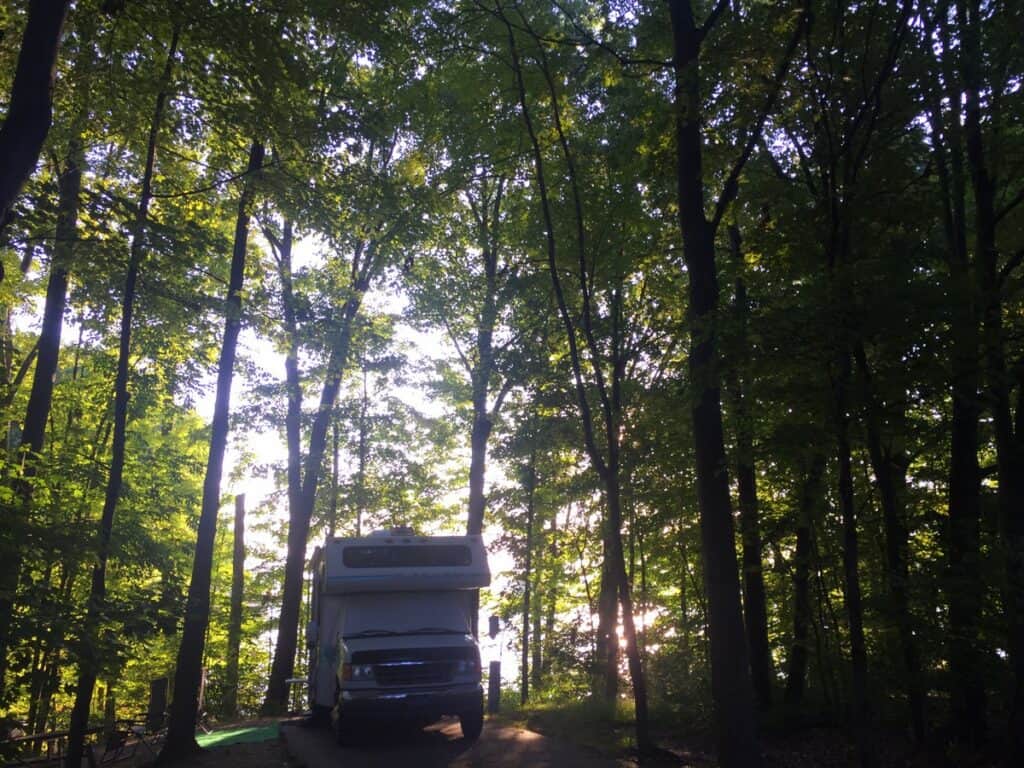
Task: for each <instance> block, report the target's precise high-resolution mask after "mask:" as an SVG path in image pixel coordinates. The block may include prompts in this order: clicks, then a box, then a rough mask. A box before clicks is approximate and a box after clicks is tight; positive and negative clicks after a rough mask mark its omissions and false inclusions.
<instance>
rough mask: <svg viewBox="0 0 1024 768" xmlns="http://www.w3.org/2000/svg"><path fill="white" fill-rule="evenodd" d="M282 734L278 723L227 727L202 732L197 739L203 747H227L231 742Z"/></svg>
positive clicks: (258, 739) (245, 741)
mask: <svg viewBox="0 0 1024 768" xmlns="http://www.w3.org/2000/svg"><path fill="white" fill-rule="evenodd" d="M279 735H280V731H279V729H278V725H277V723H269V724H266V725H245V726H241V727H235V728H225V729H224V730H221V731H212V732H210V733H201V734H199V735H198V736H196V741H198V742H199V746H201V747H226V746H228V745H229V744H244V743H248V742H255V741H270V740H271V739H276V738H278V736H279Z"/></svg>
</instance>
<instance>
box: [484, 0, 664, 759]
mask: <svg viewBox="0 0 1024 768" xmlns="http://www.w3.org/2000/svg"><path fill="white" fill-rule="evenodd" d="M501 18H502V21H503V23H504V25H505V28H506V31H507V33H508V42H509V52H510V54H511V56H512V66H513V72H514V75H515V78H516V86H517V90H518V96H519V103H520V107H521V108H522V113H523V120H524V123H525V125H526V129H527V132H528V134H529V137H530V145H531V148H532V154H533V166H534V171H535V179H536V182H537V191H538V193H539V197H540V203H541V213H542V215H543V219H544V225H545V243H546V250H547V264H548V273H549V276H550V277H551V282H552V287H553V289H554V292H555V297H556V301H557V305H558V314H559V317H560V319H561V321H562V325H563V327H564V329H565V332H566V341H567V342H568V345H569V360H570V364H571V367H572V375H573V383H574V385H575V390H576V403H577V407H578V408H579V411H580V420H581V422H582V427H583V434H584V443H585V447H586V451H587V455H588V457H589V459H590V461H591V464H592V465H593V467H594V470H595V473H596V475H597V476H598V478H600V480H601V482H602V485H603V488H604V493H605V504H606V515H605V520H604V525H603V527H602V538H603V541H604V562H603V563H602V575H601V590H602V597H604V592H605V590H606V589H608V590H609V591H611V600H609V601H607V603H606V602H605V601H604V600H602V601H601V602H602V604H601V606H600V612H601V617H602V622H601V623H602V629H601V630H599V632H598V635H599V638H598V639H599V641H600V640H602V638H603V640H604V642H605V647H604V649H603V650H604V652H605V655H606V657H608V658H610V656H611V648H612V647H613V646H616V645H617V643H615V642H614V641H613V639H614V637H615V631H614V626H615V625H614V620H613V619H611V617H612V615H613V607H614V600H615V598H616V597H617V598H618V600H619V603H620V604H621V606H622V623H623V634H624V635H625V640H626V653H627V657H628V660H629V673H630V678H631V681H632V683H633V701H634V707H635V726H636V745H637V750H638V751H639V752H640V753H641V754H644V753H647V752H649V751H650V750H651V749H652V747H653V744H652V742H651V737H650V730H649V723H648V714H647V687H646V683H645V680H644V674H643V664H642V660H641V658H640V654H639V649H638V646H637V642H636V628H635V626H634V622H633V600H632V595H631V588H630V584H629V581H628V580H627V578H626V564H625V558H624V555H623V550H622V506H621V505H622V499H621V485H620V483H621V477H620V469H621V462H620V454H619V452H620V440H621V429H620V427H621V423H622V422H621V419H622V382H623V378H624V376H625V368H626V363H625V360H624V358H623V354H622V346H623V344H622V339H623V329H622V295H621V290H619V291H614V292H613V294H612V297H611V300H612V305H613V307H612V311H611V314H612V318H613V328H612V338H611V348H612V352H611V356H610V357H611V361H610V362H611V367H612V370H611V376H610V379H611V381H610V385H609V382H608V381H607V380H606V374H605V372H604V371H603V369H602V363H603V357H604V355H603V354H602V353H601V351H600V349H599V345H598V343H597V341H596V339H595V336H594V333H593V327H592V320H593V318H592V316H591V313H592V308H591V294H590V290H591V288H590V285H591V275H589V274H588V267H587V253H586V247H585V244H584V242H585V234H586V227H585V222H584V219H583V205H582V198H581V195H580V190H579V185H578V183H577V179H576V171H575V164H574V160H573V155H572V152H571V151H570V148H569V143H568V140H567V138H566V135H565V133H564V130H563V127H562V122H561V116H560V111H559V107H558V103H559V101H558V98H557V93H556V90H555V84H554V78H553V76H552V74H551V71H550V69H549V68H548V62H547V58H546V55H545V53H544V51H543V47H542V46H540V44H539V41H538V54H539V57H540V64H541V72H542V74H543V75H544V78H545V80H546V82H547V85H548V89H549V93H550V95H551V106H552V110H553V112H552V117H553V122H554V126H555V129H556V133H557V136H558V140H559V145H560V147H561V149H562V154H563V156H564V158H565V161H566V166H567V169H568V181H569V185H570V187H571V189H572V197H573V203H574V209H575V224H576V250H577V265H578V266H577V268H578V275H577V278H578V280H579V286H580V291H581V299H582V307H581V318H582V319H581V324H582V335H583V339H584V341H585V343H586V348H587V349H588V350H589V351H590V355H589V362H590V364H591V371H592V374H593V380H594V385H593V388H594V389H595V390H596V393H597V396H598V397H599V398H600V402H601V409H600V413H601V422H600V423H601V425H602V426H603V428H604V435H605V449H604V451H606V453H605V452H603V451H602V450H601V449H600V448H599V447H598V445H597V441H596V438H595V431H596V428H595V418H594V415H593V411H592V410H591V407H590V403H589V400H588V397H587V385H586V384H585V382H584V378H583V358H582V355H581V354H580V347H579V343H578V341H577V328H576V323H575V322H574V321H573V319H572V316H571V315H570V313H569V309H568V305H567V302H566V298H565V291H564V288H563V286H562V279H561V277H560V275H559V266H558V248H557V241H556V237H555V228H554V224H553V216H552V210H551V200H550V198H549V194H548V187H547V178H546V174H545V169H544V156H543V151H542V148H541V145H540V141H539V139H538V134H537V130H536V128H535V125H534V122H533V116H532V114H531V112H530V109H529V105H528V102H527V98H526V84H525V80H524V76H523V69H522V63H521V60H520V55H519V49H518V45H517V43H516V36H515V31H514V28H513V25H512V23H511V22H510V21H509V20H508V19H507V18H505V17H504V16H502V17H501ZM527 28H528V27H527ZM531 32H532V31H531ZM609 390H610V391H609ZM601 650H602V649H601V648H600V646H599V648H598V659H599V663H600V659H601V652H600V651H601ZM605 682H606V690H607V689H608V688H611V686H613V685H614V686H616V687H617V685H618V668H617V666H616V667H615V668H614V669H613V668H612V667H611V665H610V664H609V665H606V669H605ZM612 700H614V699H612Z"/></svg>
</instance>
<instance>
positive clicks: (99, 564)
mask: <svg viewBox="0 0 1024 768" xmlns="http://www.w3.org/2000/svg"><path fill="white" fill-rule="evenodd" d="M178 32H179V30H178V28H177V27H175V29H174V33H173V35H172V37H171V44H170V46H169V48H168V53H167V59H166V61H165V63H164V70H163V74H162V76H161V81H160V90H159V91H158V93H157V97H156V105H155V107H154V109H153V120H152V122H151V123H150V126H149V140H148V142H147V146H146V160H145V166H144V168H143V174H142V190H141V193H140V195H139V207H138V209H137V210H136V213H135V222H134V231H133V233H132V245H131V250H130V253H129V256H128V271H127V273H126V275H125V283H124V296H123V297H122V307H121V334H120V339H119V347H118V355H117V373H116V375H115V378H114V427H113V429H114V431H113V445H112V453H111V458H110V474H109V475H108V477H107V487H106V493H105V495H104V499H103V512H102V513H101V515H100V525H99V537H98V541H97V561H96V564H95V566H94V567H93V572H92V583H91V585H90V589H89V602H88V609H87V612H86V619H85V632H84V640H85V642H84V643H83V644H82V652H81V654H80V658H79V664H78V668H79V669H78V681H77V686H76V690H75V703H74V706H73V708H72V711H71V725H70V730H69V734H68V747H67V758H66V761H65V764H66V765H67V767H68V768H79V765H80V763H81V760H82V749H83V747H84V744H85V729H86V728H87V727H88V725H89V707H90V706H91V703H92V693H93V688H94V686H95V685H96V676H97V675H98V673H99V668H100V666H101V664H102V660H101V659H100V655H101V654H100V649H99V648H98V645H99V637H98V636H97V633H98V631H99V623H100V620H101V617H102V615H103V611H104V603H105V602H106V594H107V585H106V578H107V559H108V558H109V556H110V539H111V536H112V534H113V530H114V514H115V512H116V511H117V502H118V499H119V498H120V496H121V481H122V478H123V475H124V462H125V447H126V444H127V427H128V399H129V393H128V377H129V370H128V367H129V363H130V355H131V337H132V320H133V316H134V310H135V290H136V283H137V281H138V276H139V268H140V266H141V264H142V258H143V256H144V254H145V240H146V226H147V224H148V217H149V203H150V200H151V199H152V184H153V172H154V168H155V164H156V147H157V136H158V134H159V131H160V123H161V122H162V121H163V113H164V106H165V104H166V101H167V89H168V87H169V85H170V79H171V72H172V68H173V66H174V56H175V53H176V52H177V49H178Z"/></svg>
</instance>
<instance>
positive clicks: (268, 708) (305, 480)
mask: <svg viewBox="0 0 1024 768" xmlns="http://www.w3.org/2000/svg"><path fill="white" fill-rule="evenodd" d="M379 245H380V241H377V240H371V241H364V242H361V243H359V244H358V245H357V247H356V251H355V253H354V255H353V260H352V270H351V274H350V279H351V285H350V292H349V298H348V299H347V300H346V301H345V303H344V305H342V307H341V311H340V313H339V317H338V325H337V330H336V331H335V333H334V337H333V339H332V342H331V351H330V355H329V358H328V361H327V373H326V378H325V380H324V385H323V389H322V390H321V393H320V404H319V406H318V407H317V412H316V416H315V417H314V418H313V426H312V429H311V430H310V436H309V451H308V452H307V453H306V466H305V470H304V471H303V473H302V495H301V497H300V498H299V499H298V504H297V505H296V506H289V510H288V552H287V556H286V559H285V572H284V589H283V590H282V596H281V615H280V620H279V621H278V628H277V644H276V645H275V647H274V658H273V661H272V663H271V668H270V680H269V681H268V683H267V694H266V696H265V698H264V700H263V707H262V711H263V712H264V713H265V714H276V713H280V712H284V711H285V710H286V709H287V707H288V678H290V677H291V676H292V673H293V671H294V669H295V651H296V646H297V643H298V630H299V609H300V607H301V602H302V574H303V571H304V569H305V564H306V543H307V540H308V538H309V526H310V522H311V521H312V518H313V507H314V504H315V502H316V491H317V485H318V484H319V480H320V469H321V467H322V466H323V461H324V454H325V452H326V450H327V431H328V429H329V427H330V424H331V422H332V419H333V414H334V403H335V401H336V400H337V398H338V390H339V389H340V388H341V379H342V375H343V374H344V372H345V368H346V366H347V364H348V355H349V349H350V346H351V340H352V325H353V323H354V321H355V318H356V316H357V315H358V313H359V308H360V306H361V304H362V300H363V295H364V294H365V293H366V291H367V289H368V288H369V286H370V281H371V279H372V278H373V277H374V276H376V274H377V272H378V271H379V269H380V267H381V258H380V254H379V250H378V247H379Z"/></svg>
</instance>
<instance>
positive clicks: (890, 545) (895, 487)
mask: <svg viewBox="0 0 1024 768" xmlns="http://www.w3.org/2000/svg"><path fill="white" fill-rule="evenodd" d="M854 359H855V360H856V362H857V368H858V370H859V371H860V381H861V387H862V392H863V396H862V399H863V401H864V404H865V407H866V408H867V412H868V413H867V419H866V422H867V436H868V456H869V457H870V459H871V469H872V472H873V473H874V475H875V483H876V485H877V486H878V495H879V497H880V498H881V502H882V518H883V523H884V528H885V564H886V576H887V579H886V580H887V582H888V587H889V614H890V620H891V621H892V623H893V625H895V626H896V628H897V631H898V632H899V638H900V651H901V655H902V656H903V667H904V673H905V674H906V687H907V704H908V707H909V709H910V722H911V726H912V727H913V730H914V739H915V741H917V743H919V744H920V743H922V742H923V741H924V738H925V730H926V721H925V700H924V690H923V688H922V684H921V664H920V657H919V654H918V650H917V641H916V640H915V638H914V631H913V621H912V619H911V615H910V604H909V599H908V597H907V581H908V579H909V573H908V569H907V542H908V532H907V522H906V519H907V514H906V504H905V499H906V484H907V480H906V477H907V459H906V456H904V455H903V453H902V452H901V451H900V452H893V451H892V450H886V449H885V448H883V445H882V436H881V414H880V413H879V410H880V407H881V406H880V404H879V403H878V401H877V398H876V396H875V392H874V389H873V386H872V383H871V369H870V367H869V365H868V360H867V354H866V353H865V350H864V346H863V344H860V343H857V344H856V345H855V347H854Z"/></svg>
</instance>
